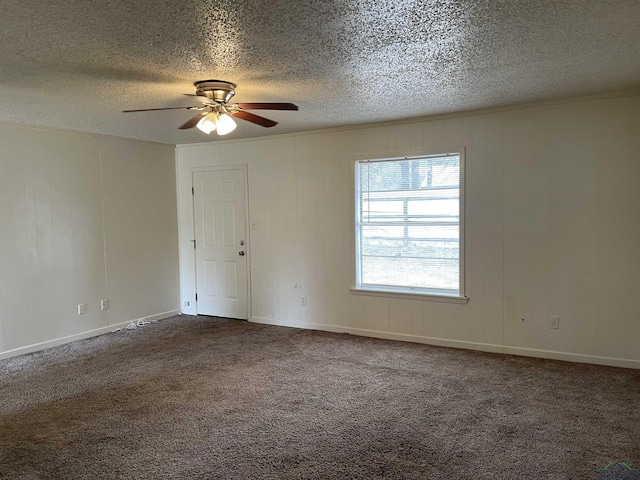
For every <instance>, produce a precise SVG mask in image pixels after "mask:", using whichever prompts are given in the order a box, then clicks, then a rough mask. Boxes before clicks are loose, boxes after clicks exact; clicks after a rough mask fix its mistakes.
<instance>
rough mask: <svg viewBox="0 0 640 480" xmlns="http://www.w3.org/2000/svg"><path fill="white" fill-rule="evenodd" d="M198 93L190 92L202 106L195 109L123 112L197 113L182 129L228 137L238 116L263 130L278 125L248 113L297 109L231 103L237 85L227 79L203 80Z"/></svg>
mask: <svg viewBox="0 0 640 480" xmlns="http://www.w3.org/2000/svg"><path fill="white" fill-rule="evenodd" d="M194 85H195V87H196V93H195V94H193V93H187V94H185V95H187V96H189V97H195V98H196V99H197V100H199V101H200V102H201V103H202V105H197V106H192V107H166V108H143V109H140V110H124V111H123V113H131V112H150V111H155V110H197V111H198V113H197V114H196V115H195V116H193V117H192V118H191V119H190V120H188V121H187V122H186V123H184V124H183V125H182V126H181V127H180V128H181V129H183V130H185V129H187V128H193V127H197V128H198V129H200V130H201V131H203V132H204V133H206V134H210V133H211V132H213V131H214V130H215V131H217V132H218V135H226V134H227V133H230V132H232V131H233V130H234V129H235V128H236V122H235V121H234V120H233V118H231V117H237V118H240V119H242V120H246V121H248V122H251V123H255V124H256V125H260V126H263V127H273V126H275V125H277V124H278V122H274V121H273V120H269V119H268V118H265V117H261V116H259V115H255V114H253V113H250V112H247V110H298V106H297V105H294V104H293V103H273V102H258V103H231V104H230V103H229V100H231V97H233V96H234V95H235V93H236V91H235V88H236V85H235V84H234V83H231V82H226V81H224V80H200V81H198V82H195V83H194Z"/></svg>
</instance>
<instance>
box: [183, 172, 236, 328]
mask: <svg viewBox="0 0 640 480" xmlns="http://www.w3.org/2000/svg"><path fill="white" fill-rule="evenodd" d="M244 188H245V187H244V172H243V170H216V171H211V172H195V173H194V174H193V190H194V193H193V204H194V218H195V235H196V284H197V292H198V301H197V311H198V313H199V314H202V315H215V316H219V317H230V318H242V319H247V318H248V298H247V290H248V289H247V256H246V255H244V252H246V249H247V245H246V237H245V234H246V232H245V190H244ZM241 252H242V253H243V254H241Z"/></svg>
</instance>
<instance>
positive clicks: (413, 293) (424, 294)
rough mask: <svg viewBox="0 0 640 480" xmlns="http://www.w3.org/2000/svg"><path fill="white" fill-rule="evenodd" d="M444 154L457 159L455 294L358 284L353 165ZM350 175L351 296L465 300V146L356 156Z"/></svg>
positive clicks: (357, 199) (357, 192)
mask: <svg viewBox="0 0 640 480" xmlns="http://www.w3.org/2000/svg"><path fill="white" fill-rule="evenodd" d="M445 155H458V156H459V158H460V198H459V212H460V221H459V225H458V228H459V262H460V263H459V277H460V278H459V292H458V295H452V294H446V293H439V292H436V291H429V290H422V289H419V288H411V287H395V286H391V285H389V286H379V287H378V286H372V285H364V286H363V285H362V282H361V278H360V273H361V260H360V259H361V255H360V234H361V233H360V230H361V228H360V225H359V214H358V211H359V210H358V209H359V208H360V203H359V202H360V190H359V188H360V182H359V178H358V175H357V167H358V164H360V163H365V162H385V161H386V162H389V161H394V160H396V161H397V160H415V159H420V158H429V157H442V156H445ZM351 176H352V188H353V189H352V192H351V193H352V195H353V203H352V205H353V223H352V225H353V227H354V240H355V241H354V262H353V270H352V271H353V286H352V287H351V292H352V293H353V294H355V295H371V296H376V297H390V298H403V299H414V300H426V301H435V302H446V303H467V302H468V301H469V298H468V297H467V296H466V289H465V270H466V268H465V245H466V241H465V240H466V237H465V205H466V202H465V193H466V192H465V190H466V185H465V178H466V175H465V148H464V147H454V148H446V149H438V150H428V151H411V152H400V153H398V152H396V153H389V154H385V155H384V156H372V155H359V156H354V157H352V159H351Z"/></svg>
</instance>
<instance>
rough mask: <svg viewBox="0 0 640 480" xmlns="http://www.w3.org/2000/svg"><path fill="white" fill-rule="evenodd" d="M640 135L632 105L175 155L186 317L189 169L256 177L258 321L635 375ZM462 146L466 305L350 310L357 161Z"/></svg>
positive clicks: (639, 100)
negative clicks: (303, 298)
mask: <svg viewBox="0 0 640 480" xmlns="http://www.w3.org/2000/svg"><path fill="white" fill-rule="evenodd" d="M639 132H640V97H627V98H615V99H606V100H591V101H583V102H578V103H573V104H564V105H556V106H539V107H536V108H531V107H529V108H524V107H523V108H521V109H515V110H508V111H503V112H498V113H485V114H469V115H467V116H458V117H453V118H444V119H435V120H431V121H422V122H416V123H406V124H400V125H389V126H375V127H366V126H363V127H362V128H354V129H345V130H339V131H333V132H317V133H309V134H302V135H291V136H281V137H278V138H260V139H254V140H248V141H236V142H224V143H217V144H201V145H195V146H194V145H191V146H189V145H184V146H179V147H178V149H177V162H178V177H179V178H178V182H179V186H178V190H179V218H180V253H181V295H182V300H183V301H185V300H186V301H190V302H191V307H188V308H186V307H184V308H183V312H184V313H191V314H193V313H195V309H194V307H193V305H194V301H195V298H194V293H195V290H194V263H193V249H192V246H191V243H190V240H191V239H192V238H193V233H192V232H193V224H192V219H193V217H192V213H191V201H192V200H191V191H190V188H191V179H190V169H191V168H195V167H203V166H208V165H224V164H248V166H249V197H250V216H251V219H252V220H256V221H257V223H258V229H257V230H252V231H251V232H250V239H251V256H250V262H251V291H252V298H251V310H252V320H253V321H260V322H266V323H274V324H284V325H293V326H300V327H307V328H320V329H327V330H334V331H347V332H351V333H356V334H364V335H372V336H379V337H387V338H398V339H406V340H414V341H420V342H426V343H434V344H441V345H451V346H460V347H468V348H476V349H481V350H489V351H497V352H506V353H517V354H523V355H534V356H542V357H549V358H561V359H569V360H576V361H587V362H594V363H604V364H611V365H623V366H632V367H639V366H640V348H639V345H640V304H639V303H638V302H636V301H635V300H634V298H635V295H636V294H637V292H638V291H640V274H639V273H638V272H640V248H639V245H640V225H639V222H638V221H637V219H638V212H637V209H638V206H639V205H640V187H639V185H640V153H639V152H640V135H638V133H639ZM457 146H465V147H466V169H467V172H466V173H467V175H466V182H467V191H466V193H467V196H466V222H467V223H466V232H467V244H466V282H467V291H466V293H467V295H468V296H469V298H470V300H469V303H468V304H466V305H457V304H449V303H437V302H431V301H417V300H400V299H388V298H377V297H372V296H366V297H365V296H356V295H352V294H351V292H350V290H349V287H350V286H351V285H352V284H353V268H354V267H353V264H354V248H353V244H354V234H353V230H354V228H353V196H352V181H351V171H350V170H351V162H350V159H351V158H352V157H353V156H355V155H369V154H370V155H372V156H373V155H375V156H379V155H384V154H390V155H391V154H395V153H397V152H405V151H416V150H417V151H420V150H426V151H428V150H431V149H442V148H449V147H457ZM302 294H304V295H307V296H308V301H309V306H308V307H300V306H299V296H300V295H302ZM550 315H559V316H560V317H561V321H560V329H559V330H551V329H549V328H548V320H549V316H550ZM523 319H524V320H523Z"/></svg>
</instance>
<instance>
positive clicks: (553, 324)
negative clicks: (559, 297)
mask: <svg viewBox="0 0 640 480" xmlns="http://www.w3.org/2000/svg"><path fill="white" fill-rule="evenodd" d="M549 328H553V329H558V328H560V317H558V316H556V315H551V317H550V318H549Z"/></svg>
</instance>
